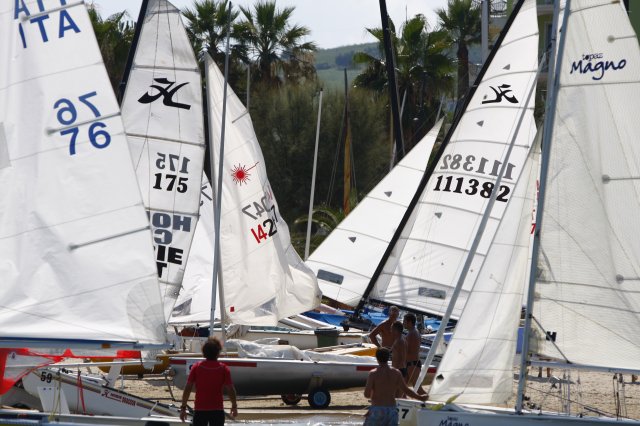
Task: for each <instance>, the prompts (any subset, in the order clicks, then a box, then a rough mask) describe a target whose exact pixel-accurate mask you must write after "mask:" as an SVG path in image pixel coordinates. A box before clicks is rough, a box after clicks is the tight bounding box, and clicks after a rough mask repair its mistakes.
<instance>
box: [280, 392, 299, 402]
mask: <svg viewBox="0 0 640 426" xmlns="http://www.w3.org/2000/svg"><path fill="white" fill-rule="evenodd" d="M280 398H282V402H284V403H285V404H287V405H297V404H298V402H300V400H302V395H300V394H297V393H288V394H286V395H280Z"/></svg>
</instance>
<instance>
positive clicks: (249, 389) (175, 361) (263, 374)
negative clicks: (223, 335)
mask: <svg viewBox="0 0 640 426" xmlns="http://www.w3.org/2000/svg"><path fill="white" fill-rule="evenodd" d="M202 359H203V358H179V357H177V358H172V359H171V362H170V369H171V371H172V372H173V373H174V374H175V376H174V378H173V383H174V385H176V386H177V387H178V388H180V389H183V388H184V386H185V384H186V382H187V375H188V373H187V372H188V371H189V370H190V369H191V366H192V365H193V364H195V363H196V362H198V361H202ZM220 361H221V362H223V363H225V364H226V365H227V366H229V369H230V370H231V377H232V378H233V383H234V385H235V387H236V390H237V392H238V395H247V396H249V395H286V394H307V393H309V392H310V391H311V390H313V389H315V388H324V389H326V390H339V389H349V388H357V387H364V385H365V384H366V382H367V376H368V375H369V371H371V370H372V369H374V368H376V367H377V364H373V363H344V362H314V361H299V360H287V359H260V358H220Z"/></svg>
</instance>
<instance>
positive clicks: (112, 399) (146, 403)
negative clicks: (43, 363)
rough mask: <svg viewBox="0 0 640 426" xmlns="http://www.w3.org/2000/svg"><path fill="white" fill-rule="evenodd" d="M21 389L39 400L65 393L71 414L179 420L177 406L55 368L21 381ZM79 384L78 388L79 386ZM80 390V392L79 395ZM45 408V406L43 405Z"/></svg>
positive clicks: (35, 372) (39, 372)
mask: <svg viewBox="0 0 640 426" xmlns="http://www.w3.org/2000/svg"><path fill="white" fill-rule="evenodd" d="M22 384H23V386H24V389H25V390H26V391H27V392H28V393H29V394H31V395H33V396H36V397H38V395H39V393H40V392H43V391H50V389H51V388H54V392H55V389H57V386H58V384H59V385H60V388H61V389H62V392H63V393H64V396H65V399H66V401H67V404H68V407H69V410H70V411H71V412H73V413H87V414H93V415H109V416H123V417H135V418H140V417H146V416H149V415H159V416H173V417H178V416H179V415H180V411H179V410H178V407H175V406H169V405H166V404H161V403H158V402H156V401H151V400H148V399H145V398H141V397H138V396H136V395H132V394H130V393H127V392H124V391H120V390H118V389H115V388H111V387H108V386H105V385H104V384H102V383H100V382H98V381H97V380H95V379H94V380H92V379H91V378H89V377H87V376H82V379H81V380H80V381H79V380H78V376H77V374H73V373H70V372H66V371H62V370H60V369H57V368H43V369H39V370H35V371H32V372H30V373H29V374H27V375H26V376H25V377H23V378H22ZM79 384H81V386H78V385H79ZM79 389H82V391H80V392H79ZM43 405H44V404H43Z"/></svg>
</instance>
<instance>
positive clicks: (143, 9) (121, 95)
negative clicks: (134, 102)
mask: <svg viewBox="0 0 640 426" xmlns="http://www.w3.org/2000/svg"><path fill="white" fill-rule="evenodd" d="M148 6H149V0H142V5H141V6H140V13H139V14H138V21H137V22H136V29H135V32H134V34H133V40H132V41H131V47H130V48H129V56H127V64H126V65H125V67H124V74H123V75H122V81H120V87H118V100H119V101H120V102H122V99H123V98H124V91H125V89H126V88H127V82H128V81H129V73H131V67H132V66H133V58H134V57H135V56H136V49H137V47H138V40H139V39H140V32H141V31H142V24H143V23H144V18H145V16H147V7H148Z"/></svg>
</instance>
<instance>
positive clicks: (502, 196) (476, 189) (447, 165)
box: [433, 154, 516, 203]
mask: <svg viewBox="0 0 640 426" xmlns="http://www.w3.org/2000/svg"><path fill="white" fill-rule="evenodd" d="M501 167H502V161H498V160H493V161H491V160H489V159H487V158H485V157H480V158H476V156H475V155H467V156H463V155H461V154H455V155H451V154H447V155H445V156H443V157H442V164H441V165H440V167H439V170H447V171H458V170H459V171H461V172H469V173H476V174H480V175H485V176H493V177H498V174H499V173H500V169H501ZM515 168H516V166H515V164H513V163H507V166H506V168H505V172H504V175H503V176H502V178H503V179H505V180H510V181H513V172H514V170H515ZM494 188H495V184H494V183H493V182H481V181H480V180H478V179H475V178H465V177H457V178H454V177H452V176H447V177H444V176H438V178H437V179H436V184H435V187H434V188H433V190H434V191H442V192H453V193H457V194H463V193H464V194H466V195H470V196H473V195H476V194H478V195H480V196H481V197H483V198H490V197H491V194H492V192H493V190H494ZM498 191H499V192H498V196H497V197H496V201H501V202H504V203H506V202H507V201H508V200H509V197H508V195H509V193H510V192H511V188H510V187H509V186H507V185H500V188H499V190H498Z"/></svg>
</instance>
